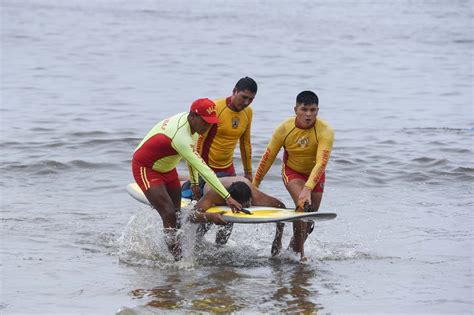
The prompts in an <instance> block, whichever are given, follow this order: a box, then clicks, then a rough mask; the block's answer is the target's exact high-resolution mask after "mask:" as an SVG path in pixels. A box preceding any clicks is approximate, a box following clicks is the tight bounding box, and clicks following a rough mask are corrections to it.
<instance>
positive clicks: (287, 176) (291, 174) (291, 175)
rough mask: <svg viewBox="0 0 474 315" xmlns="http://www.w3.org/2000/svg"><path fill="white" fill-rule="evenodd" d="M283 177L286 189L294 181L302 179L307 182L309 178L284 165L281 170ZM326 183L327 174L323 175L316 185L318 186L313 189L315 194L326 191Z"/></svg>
mask: <svg viewBox="0 0 474 315" xmlns="http://www.w3.org/2000/svg"><path fill="white" fill-rule="evenodd" d="M281 177H282V179H283V183H284V184H285V187H286V186H287V185H288V183H289V182H291V181H292V180H294V179H297V178H299V179H302V180H304V181H305V182H306V181H307V180H308V178H309V176H308V175H305V174H301V173H299V172H297V171H295V170H294V169H292V168H290V167H289V166H288V165H286V164H284V165H283V168H282V169H281ZM325 181H326V173H323V175H321V178H320V179H319V182H318V183H317V184H316V186H315V187H314V189H313V192H320V193H322V192H323V191H324V183H325Z"/></svg>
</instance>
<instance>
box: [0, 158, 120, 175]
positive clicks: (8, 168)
mask: <svg viewBox="0 0 474 315" xmlns="http://www.w3.org/2000/svg"><path fill="white" fill-rule="evenodd" d="M113 166H114V165H113V164H111V163H93V162H88V161H84V160H73V161H70V162H59V161H55V160H41V161H39V162H36V163H31V164H26V163H21V162H10V163H8V162H6V163H3V166H2V167H1V169H2V170H3V171H4V172H27V173H29V174H35V175H48V174H58V173H63V172H65V171H69V170H75V169H103V168H110V167H113Z"/></svg>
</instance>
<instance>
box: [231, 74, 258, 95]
mask: <svg viewBox="0 0 474 315" xmlns="http://www.w3.org/2000/svg"><path fill="white" fill-rule="evenodd" d="M235 88H236V89H237V91H244V90H249V91H250V92H252V93H255V94H257V82H255V80H254V79H252V78H249V77H245V78H242V79H240V80H239V81H238V82H237V83H236V84H235Z"/></svg>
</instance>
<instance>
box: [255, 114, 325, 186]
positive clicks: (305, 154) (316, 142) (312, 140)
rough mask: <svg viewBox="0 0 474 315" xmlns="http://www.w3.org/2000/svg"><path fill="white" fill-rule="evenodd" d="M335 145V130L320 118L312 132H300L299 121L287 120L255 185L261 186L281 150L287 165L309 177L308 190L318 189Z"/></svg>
mask: <svg viewBox="0 0 474 315" xmlns="http://www.w3.org/2000/svg"><path fill="white" fill-rule="evenodd" d="M333 142H334V131H333V129H332V128H331V126H330V125H329V124H328V123H327V122H325V121H324V120H322V119H320V118H319V117H318V118H317V119H316V123H315V124H314V126H313V127H311V128H309V129H301V128H298V127H297V126H296V117H290V118H288V119H286V120H285V121H283V122H282V123H281V124H280V125H279V126H278V127H277V128H276V129H275V131H274V132H273V135H272V138H271V140H270V142H269V144H268V146H267V149H266V151H265V153H264V154H263V156H262V159H261V161H260V163H259V165H258V168H257V171H256V173H255V178H254V180H253V183H254V185H256V186H257V187H258V186H259V185H260V183H261V181H262V180H263V178H264V177H265V174H266V173H267V172H268V170H269V169H270V167H271V165H272V164H273V161H274V160H275V158H276V156H277V154H278V152H279V151H280V149H281V147H284V149H285V153H284V156H283V163H284V165H285V164H286V165H288V166H289V167H290V168H291V169H293V170H295V171H297V172H299V173H301V174H305V175H308V176H309V178H308V180H307V182H306V183H305V186H307V187H309V188H311V189H314V187H315V186H316V184H317V183H318V182H319V179H320V178H321V176H322V174H323V173H324V171H325V170H326V165H327V163H328V160H329V156H330V155H331V150H332V144H333ZM284 165H283V167H284Z"/></svg>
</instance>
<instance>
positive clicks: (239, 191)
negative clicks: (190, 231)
mask: <svg viewBox="0 0 474 315" xmlns="http://www.w3.org/2000/svg"><path fill="white" fill-rule="evenodd" d="M219 179H220V181H221V183H222V184H223V185H224V187H226V188H227V190H228V191H229V192H230V194H231V196H232V197H233V198H234V199H235V200H237V201H238V202H240V203H241V204H242V206H243V207H249V206H264V207H275V208H285V205H284V204H283V202H281V201H280V200H278V199H277V198H275V197H272V196H269V195H267V194H266V193H264V192H262V191H261V190H259V189H258V188H257V187H255V186H254V185H252V183H251V182H250V181H249V180H248V179H247V178H246V177H243V176H231V177H221V178H219ZM224 205H225V200H224V199H223V198H222V197H221V196H220V195H219V194H218V193H216V192H215V191H214V190H212V189H211V187H209V185H208V184H206V185H204V191H203V196H202V197H201V199H199V200H198V202H197V203H196V205H195V208H196V209H197V211H198V212H201V213H203V215H209V213H205V212H204V211H206V210H207V209H209V208H211V207H214V206H224ZM221 217H222V216H221ZM197 221H199V220H197ZM201 221H202V220H201ZM207 221H208V223H206V224H201V225H200V226H199V228H198V230H197V236H198V237H201V238H202V237H203V236H204V234H205V233H206V232H207V231H208V230H209V228H210V226H211V223H210V222H209V220H207ZM213 222H214V221H213ZM224 222H225V221H224ZM231 233H232V229H230V230H227V233H226V234H223V233H216V244H219V245H225V244H226V243H227V240H228V239H229V237H230V235H231Z"/></svg>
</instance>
